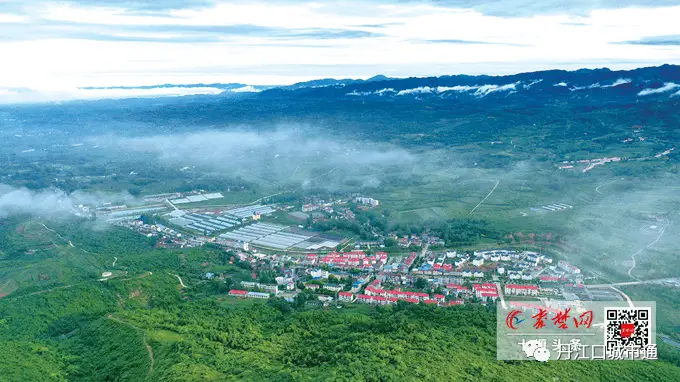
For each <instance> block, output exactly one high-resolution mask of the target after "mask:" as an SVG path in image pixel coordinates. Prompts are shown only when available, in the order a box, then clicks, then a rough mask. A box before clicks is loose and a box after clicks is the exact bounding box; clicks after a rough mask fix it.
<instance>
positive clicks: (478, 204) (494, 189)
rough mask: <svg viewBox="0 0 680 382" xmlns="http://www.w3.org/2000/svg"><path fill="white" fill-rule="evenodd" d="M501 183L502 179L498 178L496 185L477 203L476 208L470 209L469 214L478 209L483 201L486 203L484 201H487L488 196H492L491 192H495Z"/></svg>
mask: <svg viewBox="0 0 680 382" xmlns="http://www.w3.org/2000/svg"><path fill="white" fill-rule="evenodd" d="M500 183H501V181H500V179H498V180H496V185H495V186H493V188H492V189H491V191H490V192H489V193H488V194H487V195H486V196H485V197H484V199H482V201H481V202H479V203H477V205H476V206H475V208H473V209H472V210H471V211H470V213H469V214H468V215H472V213H473V212H475V210H476V209H477V207H479V206H481V205H482V203H484V201H485V200H486V199H487V198H489V196H491V194H493V192H494V191H496V187H498V185H499V184H500Z"/></svg>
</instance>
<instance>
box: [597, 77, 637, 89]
mask: <svg viewBox="0 0 680 382" xmlns="http://www.w3.org/2000/svg"><path fill="white" fill-rule="evenodd" d="M629 83H631V79H630V78H619V79H617V80H616V81H614V83H613V84H611V85H603V86H602V87H603V88H613V87H616V86H620V85H625V84H629Z"/></svg>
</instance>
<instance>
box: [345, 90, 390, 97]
mask: <svg viewBox="0 0 680 382" xmlns="http://www.w3.org/2000/svg"><path fill="white" fill-rule="evenodd" d="M390 93H396V91H395V90H394V89H392V88H385V89H380V90H376V91H372V92H359V91H356V90H353V91H352V92H350V93H347V94H345V95H348V96H368V95H379V96H383V95H385V94H390Z"/></svg>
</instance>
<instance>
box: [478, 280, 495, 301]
mask: <svg viewBox="0 0 680 382" xmlns="http://www.w3.org/2000/svg"><path fill="white" fill-rule="evenodd" d="M472 289H474V290H475V296H477V298H483V299H484V296H483V295H484V294H487V297H488V294H489V293H494V294H496V296H498V290H497V289H496V284H489V283H487V284H483V285H482V284H472Z"/></svg>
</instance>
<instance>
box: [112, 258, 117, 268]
mask: <svg viewBox="0 0 680 382" xmlns="http://www.w3.org/2000/svg"><path fill="white" fill-rule="evenodd" d="M116 261H118V258H117V257H115V256H114V257H113V264H111V266H112V267H115V266H116Z"/></svg>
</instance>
